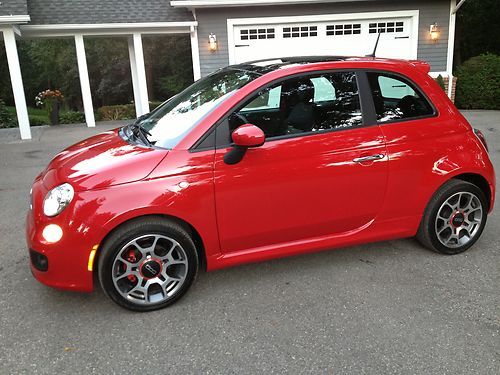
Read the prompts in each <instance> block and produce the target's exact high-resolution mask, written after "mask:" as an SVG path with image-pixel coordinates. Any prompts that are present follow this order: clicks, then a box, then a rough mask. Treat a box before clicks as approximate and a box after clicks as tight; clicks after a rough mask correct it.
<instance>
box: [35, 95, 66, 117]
mask: <svg viewBox="0 0 500 375" xmlns="http://www.w3.org/2000/svg"><path fill="white" fill-rule="evenodd" d="M63 99H64V96H63V94H62V93H61V91H60V90H57V89H56V90H51V89H47V90H45V91H42V92H40V93H38V95H37V96H36V97H35V103H36V105H37V106H38V107H44V108H45V110H46V111H47V114H48V115H49V119H50V123H51V124H52V125H58V124H59V111H60V109H61V103H62V102H63Z"/></svg>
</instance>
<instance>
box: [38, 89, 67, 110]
mask: <svg viewBox="0 0 500 375" xmlns="http://www.w3.org/2000/svg"><path fill="white" fill-rule="evenodd" d="M51 100H57V101H58V102H60V103H62V101H63V100H64V96H63V94H62V93H61V91H60V90H50V89H47V90H45V91H41V92H39V93H38V95H37V96H35V104H36V105H37V107H41V106H43V105H44V104H46V101H51Z"/></svg>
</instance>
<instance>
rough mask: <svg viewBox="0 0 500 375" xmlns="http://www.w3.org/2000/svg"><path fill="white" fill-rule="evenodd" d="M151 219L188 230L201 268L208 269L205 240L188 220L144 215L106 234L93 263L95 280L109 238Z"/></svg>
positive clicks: (131, 219) (119, 224)
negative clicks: (136, 223) (121, 229)
mask: <svg viewBox="0 0 500 375" xmlns="http://www.w3.org/2000/svg"><path fill="white" fill-rule="evenodd" d="M151 217H156V218H162V219H165V220H169V221H172V222H175V223H176V224H178V225H180V226H182V227H183V228H184V229H186V231H187V232H188V233H189V234H190V235H191V238H192V240H193V242H194V245H195V249H196V252H197V254H198V262H199V266H200V267H201V268H203V269H206V266H207V259H206V254H205V245H204V243H203V239H202V237H201V235H200V233H199V232H198V230H197V229H196V228H195V227H194V226H193V225H191V224H190V223H188V222H187V221H186V220H183V219H181V218H179V217H176V216H172V215H166V214H144V215H140V216H136V217H133V218H130V219H128V220H125V221H122V222H120V223H118V224H117V225H115V226H114V227H113V228H112V229H111V230H109V231H108V232H107V233H106V235H105V236H104V237H103V239H102V240H101V241H100V244H99V248H98V251H97V252H96V254H95V258H94V263H93V276H94V278H96V277H97V269H98V267H97V265H98V264H99V258H100V257H101V250H100V249H101V248H102V246H103V245H104V243H106V241H107V240H108V238H109V237H110V236H111V235H112V234H113V233H115V232H116V231H117V230H118V229H119V228H121V227H122V226H123V225H126V224H129V223H131V222H134V221H139V220H143V219H145V218H151Z"/></svg>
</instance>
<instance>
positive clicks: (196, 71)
mask: <svg viewBox="0 0 500 375" xmlns="http://www.w3.org/2000/svg"><path fill="white" fill-rule="evenodd" d="M190 35H191V56H192V59H193V78H194V80H195V81H197V80H199V79H200V78H201V69H200V49H199V48H200V47H199V45H198V28H197V27H196V26H191V30H190Z"/></svg>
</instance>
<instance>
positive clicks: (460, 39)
mask: <svg viewBox="0 0 500 375" xmlns="http://www.w3.org/2000/svg"><path fill="white" fill-rule="evenodd" d="M498 14H500V1H498V0H467V1H466V2H465V3H464V5H463V6H462V7H461V8H460V9H459V10H458V12H457V25H456V34H455V38H456V41H455V53H454V56H455V60H454V65H455V67H456V66H460V65H462V63H463V62H464V61H466V60H468V59H470V58H471V57H474V56H478V55H481V54H484V53H493V54H496V55H500V22H498V20H497V17H498Z"/></svg>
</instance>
